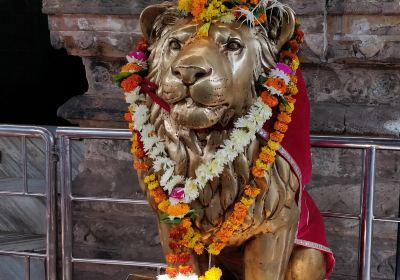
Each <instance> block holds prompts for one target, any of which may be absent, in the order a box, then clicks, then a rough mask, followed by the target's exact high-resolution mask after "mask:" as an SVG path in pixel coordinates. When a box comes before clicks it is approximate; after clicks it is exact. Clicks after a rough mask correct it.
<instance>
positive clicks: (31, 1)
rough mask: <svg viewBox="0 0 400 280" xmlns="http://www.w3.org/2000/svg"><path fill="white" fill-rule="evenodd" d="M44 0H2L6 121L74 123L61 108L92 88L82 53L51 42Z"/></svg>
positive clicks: (0, 87) (0, 80) (1, 102)
mask: <svg viewBox="0 0 400 280" xmlns="http://www.w3.org/2000/svg"><path fill="white" fill-rule="evenodd" d="M41 7H42V1H41V0H0V34H1V39H0V61H1V67H0V92H1V95H0V123H9V124H10V123H11V124H34V125H68V124H69V123H68V122H67V121H65V120H63V119H61V118H58V117H57V108H58V107H59V106H60V105H62V104H63V103H64V102H65V101H67V100H68V99H69V98H71V97H72V96H75V95H79V94H83V93H84V92H85V91H86V90H87V82H86V77H85V69H84V66H83V64H82V61H81V58H79V57H73V56H68V55H67V53H66V51H65V50H55V49H53V48H52V47H51V45H50V33H49V29H48V25H47V16H46V15H44V14H42V12H41Z"/></svg>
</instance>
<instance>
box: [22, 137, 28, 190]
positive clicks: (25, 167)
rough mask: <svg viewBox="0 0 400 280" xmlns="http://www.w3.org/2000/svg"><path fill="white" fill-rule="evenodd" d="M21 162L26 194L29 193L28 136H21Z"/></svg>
mask: <svg viewBox="0 0 400 280" xmlns="http://www.w3.org/2000/svg"><path fill="white" fill-rule="evenodd" d="M21 163H22V186H23V192H24V194H27V193H28V163H27V153H26V136H21Z"/></svg>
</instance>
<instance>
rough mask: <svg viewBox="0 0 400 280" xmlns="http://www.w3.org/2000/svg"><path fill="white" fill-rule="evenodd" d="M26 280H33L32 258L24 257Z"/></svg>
mask: <svg viewBox="0 0 400 280" xmlns="http://www.w3.org/2000/svg"><path fill="white" fill-rule="evenodd" d="M24 280H31V258H30V257H29V256H25V257H24Z"/></svg>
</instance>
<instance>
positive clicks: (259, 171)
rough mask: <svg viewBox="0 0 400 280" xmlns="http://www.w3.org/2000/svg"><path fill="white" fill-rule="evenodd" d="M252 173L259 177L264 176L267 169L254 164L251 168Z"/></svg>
mask: <svg viewBox="0 0 400 280" xmlns="http://www.w3.org/2000/svg"><path fill="white" fill-rule="evenodd" d="M251 174H253V176H254V177H257V178H263V177H264V176H265V171H264V170H263V169H261V168H258V167H256V166H254V167H253V168H251Z"/></svg>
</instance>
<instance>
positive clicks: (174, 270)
mask: <svg viewBox="0 0 400 280" xmlns="http://www.w3.org/2000/svg"><path fill="white" fill-rule="evenodd" d="M165 272H166V273H167V274H168V276H169V277H171V278H174V277H175V276H176V275H178V269H177V268H176V267H171V266H167V268H166V269H165Z"/></svg>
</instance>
